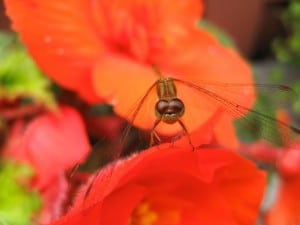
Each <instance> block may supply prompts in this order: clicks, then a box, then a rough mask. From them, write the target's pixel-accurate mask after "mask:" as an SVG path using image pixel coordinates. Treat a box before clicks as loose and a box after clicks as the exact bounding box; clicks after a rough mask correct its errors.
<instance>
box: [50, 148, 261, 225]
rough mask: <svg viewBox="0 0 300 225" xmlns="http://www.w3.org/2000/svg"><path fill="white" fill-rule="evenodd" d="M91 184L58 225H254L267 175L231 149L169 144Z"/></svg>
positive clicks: (108, 171)
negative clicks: (198, 147)
mask: <svg viewBox="0 0 300 225" xmlns="http://www.w3.org/2000/svg"><path fill="white" fill-rule="evenodd" d="M91 181H93V182H92V186H91V188H90V186H89V185H87V187H86V188H84V189H83V190H82V192H81V193H80V194H79V196H78V199H77V200H76V202H75V205H74V206H73V207H72V208H71V209H70V211H69V212H68V214H66V215H65V216H64V217H62V218H61V219H59V220H58V221H56V222H54V223H52V225H58V224H61V225H62V224H72V225H75V224H89V225H93V224H95V225H96V224H97V225H98V224H106V225H110V224H111V225H113V224H114V225H120V224H131V225H134V224H145V223H146V221H147V223H146V224H161V225H162V224H165V225H166V224H168V225H171V224H174V225H175V224H200V223H201V224H202V223H203V224H233V225H234V224H236V225H238V224H239V225H240V224H244V225H246V224H249V225H250V224H254V222H255V220H256V217H257V214H258V209H259V205H260V201H261V198H262V196H263V190H264V186H265V174H264V173H263V172H262V171H259V170H258V169H257V168H256V166H255V165H254V164H253V163H251V162H250V161H248V160H246V159H244V158H242V157H240V156H238V155H236V154H235V153H233V152H231V151H226V150H221V149H201V150H195V151H190V150H189V149H186V148H171V147H169V145H163V146H161V147H160V148H159V149H158V148H152V149H148V150H146V151H144V152H142V153H141V154H137V155H134V156H132V157H130V158H128V159H126V160H122V161H119V162H117V164H116V165H115V166H109V167H106V168H105V169H103V170H101V171H100V173H99V174H97V175H96V178H95V179H94V180H93V179H92V180H91ZM87 188H88V189H89V191H88V192H87Z"/></svg>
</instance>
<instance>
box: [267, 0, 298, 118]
mask: <svg viewBox="0 0 300 225" xmlns="http://www.w3.org/2000/svg"><path fill="white" fill-rule="evenodd" d="M281 19H282V22H283V23H284V25H285V27H286V29H287V30H288V36H287V37H286V38H282V37H277V38H275V40H274V41H273V49H274V52H275V55H276V58H277V60H278V61H279V62H280V63H282V64H283V66H281V67H278V68H275V69H274V70H273V71H272V73H271V76H270V79H271V81H272V82H274V81H275V82H282V81H283V80H284V81H289V80H293V82H292V83H291V84H290V85H291V87H292V88H293V89H294V90H295V92H296V93H297V95H298V96H300V82H299V79H297V76H298V77H299V76H300V74H298V73H299V72H297V71H300V70H299V69H300V1H299V0H291V1H290V3H289V5H288V7H287V8H286V9H285V11H284V12H283V13H282V16H281ZM291 72H294V73H295V72H296V74H295V75H294V77H288V76H290V75H287V74H291ZM292 110H293V112H294V113H295V114H297V115H300V98H299V97H298V98H297V99H296V100H295V101H294V103H293V109H292Z"/></svg>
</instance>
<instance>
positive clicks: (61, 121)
mask: <svg viewBox="0 0 300 225" xmlns="http://www.w3.org/2000/svg"><path fill="white" fill-rule="evenodd" d="M89 151H90V145H89V142H88V139H87V135H86V133H85V128H84V125H83V121H82V119H81V117H80V115H79V114H78V113H77V112H76V111H75V110H74V109H73V108H70V107H66V106H62V107H60V108H59V110H58V111H57V112H48V113H44V114H42V115H40V116H38V117H37V118H35V119H33V120H32V121H31V122H30V123H29V124H28V126H27V127H25V125H24V123H22V122H21V121H19V122H17V123H15V124H14V126H13V128H12V130H11V134H10V135H9V141H8V143H7V146H6V148H5V152H4V153H5V155H6V156H8V157H11V158H14V159H17V160H20V161H25V162H27V163H29V164H30V165H31V166H32V167H33V168H34V170H35V173H36V175H35V177H34V182H33V188H34V189H37V190H38V191H39V192H40V194H41V195H42V199H43V209H42V212H41V214H40V217H39V219H38V220H39V222H40V223H41V224H46V223H49V222H50V221H52V220H53V219H55V218H57V217H58V216H60V215H61V213H62V212H63V203H64V201H65V200H66V199H65V197H66V193H67V190H68V185H67V181H66V178H65V172H66V171H67V170H69V169H71V168H73V167H74V166H75V165H76V164H77V163H81V162H83V161H84V159H85V158H86V156H87V155H88V153H89Z"/></svg>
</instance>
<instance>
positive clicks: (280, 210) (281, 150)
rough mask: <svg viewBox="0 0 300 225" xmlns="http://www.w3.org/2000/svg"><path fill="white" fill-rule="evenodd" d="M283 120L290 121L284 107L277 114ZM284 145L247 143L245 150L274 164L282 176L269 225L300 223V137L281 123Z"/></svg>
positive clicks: (268, 217)
mask: <svg viewBox="0 0 300 225" xmlns="http://www.w3.org/2000/svg"><path fill="white" fill-rule="evenodd" d="M277 117H278V119H280V121H282V122H285V123H288V122H289V120H290V119H289V117H288V115H287V113H286V112H285V111H283V110H281V111H278V114H277ZM278 127H279V131H280V134H281V135H282V136H281V139H282V141H283V144H284V146H283V147H274V146H271V145H269V144H267V143H265V142H262V141H261V142H257V143H255V144H251V145H249V146H244V147H243V148H242V149H243V153H246V154H247V155H250V156H251V157H253V158H254V159H255V160H257V161H260V162H263V163H266V164H268V165H271V166H272V167H273V168H274V169H276V171H277V173H278V175H279V178H280V180H279V182H280V183H279V187H278V190H277V195H276V196H275V201H274V203H273V204H272V206H271V207H270V208H269V209H268V210H267V212H266V214H265V224H266V225H291V224H299V223H300V205H299V202H300V192H299V190H300V139H299V138H298V139H296V140H292V136H291V134H290V133H287V129H285V128H283V127H281V125H280V124H278Z"/></svg>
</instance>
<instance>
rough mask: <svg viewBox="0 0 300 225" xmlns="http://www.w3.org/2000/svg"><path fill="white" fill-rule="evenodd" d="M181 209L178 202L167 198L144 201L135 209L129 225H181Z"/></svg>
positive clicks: (153, 198)
mask: <svg viewBox="0 0 300 225" xmlns="http://www.w3.org/2000/svg"><path fill="white" fill-rule="evenodd" d="M181 210H182V209H181V208H180V207H179V206H178V201H177V200H174V199H172V198H169V197H167V196H163V197H161V196H160V197H152V198H151V199H150V200H144V201H142V202H141V203H140V204H138V205H137V207H136V208H135V209H134V211H133V213H132V214H131V217H130V219H129V223H128V224H129V225H158V224H169V225H178V224H181V219H182V218H181Z"/></svg>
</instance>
